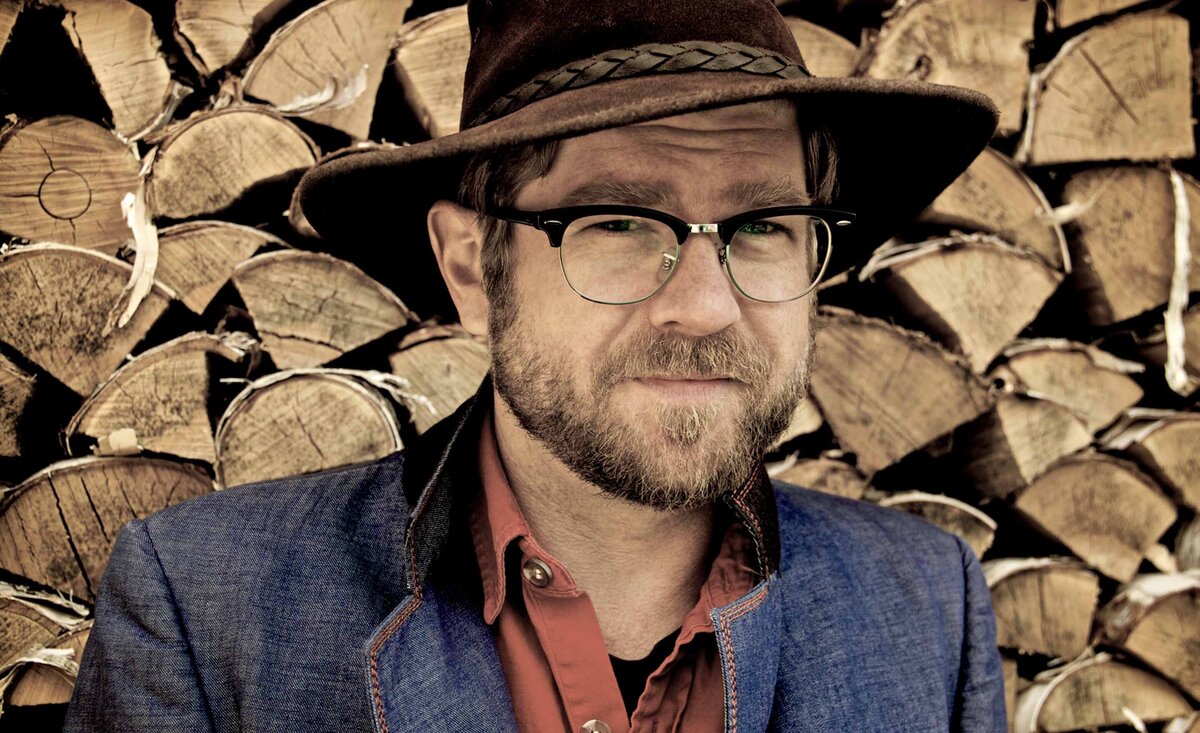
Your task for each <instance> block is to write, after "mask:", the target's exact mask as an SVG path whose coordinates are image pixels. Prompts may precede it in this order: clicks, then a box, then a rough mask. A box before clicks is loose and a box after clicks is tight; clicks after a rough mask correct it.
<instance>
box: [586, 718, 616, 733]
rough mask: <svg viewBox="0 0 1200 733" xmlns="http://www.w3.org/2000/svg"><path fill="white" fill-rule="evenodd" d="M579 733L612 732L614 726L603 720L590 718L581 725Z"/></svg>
mask: <svg viewBox="0 0 1200 733" xmlns="http://www.w3.org/2000/svg"><path fill="white" fill-rule="evenodd" d="M579 733H612V728H609V727H608V723H605V722H604V721H603V720H589V721H588V722H586V723H584V724H583V725H581V726H579Z"/></svg>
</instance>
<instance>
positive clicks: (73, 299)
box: [0, 244, 173, 395]
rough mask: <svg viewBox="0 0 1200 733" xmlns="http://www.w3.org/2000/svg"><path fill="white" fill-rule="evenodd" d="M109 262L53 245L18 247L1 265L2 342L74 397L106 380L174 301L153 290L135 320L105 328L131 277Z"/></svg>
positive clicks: (163, 290) (96, 254)
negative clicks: (66, 388) (57, 381)
mask: <svg viewBox="0 0 1200 733" xmlns="http://www.w3.org/2000/svg"><path fill="white" fill-rule="evenodd" d="M132 269H133V268H131V267H130V266H129V265H127V264H125V263H124V262H121V261H120V260H118V259H115V258H113V257H108V256H107V255H103V254H100V253H99V252H91V251H89V250H83V249H76V248H74V247H66V246H63V245H57V244H39V245H31V246H29V247H22V248H20V249H18V250H15V251H12V252H10V253H9V254H7V255H5V256H4V257H2V258H0V303H4V304H5V308H6V312H5V317H4V318H2V319H0V341H3V342H4V343H6V344H8V345H10V346H12V347H13V348H14V349H16V350H17V351H19V352H21V353H22V354H23V355H24V356H25V357H26V358H27V359H29V360H30V361H32V362H34V363H36V364H37V365H38V366H40V367H42V368H43V369H45V370H46V371H48V372H50V374H52V375H53V376H54V377H55V378H56V379H58V380H59V381H60V382H62V383H63V384H65V385H67V386H68V387H70V388H71V389H72V390H74V391H75V392H77V393H79V394H80V395H87V394H90V393H91V392H92V390H93V389H95V388H96V385H98V384H100V382H102V381H104V380H105V379H106V378H108V376H109V375H110V374H112V373H113V371H114V370H115V369H116V368H117V366H118V365H119V364H120V363H121V361H122V360H123V359H124V358H125V356H126V355H127V354H129V353H130V352H131V351H132V350H133V347H134V346H135V345H136V344H137V343H138V342H139V341H141V340H142V337H143V336H144V335H145V334H146V331H147V330H149V328H150V326H151V325H152V324H153V323H154V322H155V321H156V320H157V319H158V317H159V316H160V315H162V313H163V311H164V310H166V308H167V304H168V303H169V302H170V301H171V299H172V297H173V295H172V293H171V292H170V291H168V290H167V289H166V288H164V287H162V286H161V285H158V284H156V285H155V286H154V288H153V289H152V290H151V292H150V295H149V297H147V298H146V300H145V301H144V302H143V303H142V305H141V307H140V308H139V309H138V311H137V313H136V315H135V316H134V318H133V320H132V321H130V322H129V323H128V324H127V325H126V326H124V327H123V328H110V327H109V326H108V324H109V323H110V322H111V318H112V309H113V305H114V304H115V303H117V302H118V301H119V299H120V297H121V293H122V291H123V290H124V288H125V283H126V282H127V281H128V280H129V274H130V272H131V271H132Z"/></svg>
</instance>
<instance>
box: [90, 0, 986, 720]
mask: <svg viewBox="0 0 1200 733" xmlns="http://www.w3.org/2000/svg"><path fill="white" fill-rule="evenodd" d="M469 17H470V24H471V31H472V40H473V45H472V51H471V59H470V63H469V66H468V70H467V81H466V87H465V93H464V104H463V114H462V120H463V125H462V131H461V132H459V133H457V134H454V135H450V136H447V137H445V138H441V139H438V140H433V141H427V142H422V143H419V144H416V145H410V146H403V147H394V146H389V147H373V148H368V149H362V150H354V151H351V152H348V153H346V154H343V155H340V156H335V157H333V158H331V159H329V160H327V161H325V162H323V163H321V164H320V165H318V166H317V167H316V168H315V169H314V170H313V171H311V172H309V173H308V174H307V176H306V177H305V179H304V181H303V182H302V185H301V192H300V197H301V201H302V205H303V208H304V211H305V214H306V215H307V217H308V218H309V220H310V221H311V222H312V223H313V225H314V226H315V227H316V228H317V229H318V230H319V231H321V232H322V233H323V234H324V235H325V236H327V237H328V238H329V239H331V240H333V241H337V242H345V243H358V244H359V245H362V246H368V245H369V246H371V247H376V248H379V247H388V248H392V249H393V251H394V259H393V264H392V266H393V267H395V268H399V269H403V270H404V271H405V273H406V278H405V281H406V282H408V283H409V286H408V287H407V289H403V290H402V292H401V297H403V298H405V299H406V300H410V301H411V302H413V303H417V302H420V303H431V302H435V300H436V296H437V294H438V292H439V291H440V292H441V293H442V294H443V296H444V295H448V296H449V299H450V300H451V301H452V303H453V307H454V309H455V311H456V312H457V315H458V317H459V319H460V320H461V322H462V324H463V326H464V327H465V328H466V329H467V330H469V331H471V332H472V333H475V334H478V335H480V336H486V338H487V339H488V342H489V344H490V347H491V357H492V370H491V376H490V378H489V379H488V380H485V382H484V384H483V385H482V386H481V388H480V391H479V393H478V394H477V395H476V396H475V397H474V398H473V399H471V400H470V401H468V402H467V404H466V405H464V406H463V407H462V408H461V409H460V410H459V411H458V412H457V413H456V414H454V415H452V416H450V417H448V418H446V419H445V420H444V421H443V422H442V423H441V424H439V425H438V426H437V427H435V428H434V429H432V430H430V431H429V432H428V433H426V434H425V435H424V436H423V437H422V439H421V440H420V441H419V442H418V443H416V444H415V445H412V446H410V447H409V448H408V449H406V450H405V451H404V452H402V453H400V454H397V455H395V456H391V457H389V458H386V459H383V460H381V461H377V462H374V463H371V464H366V465H359V466H354V467H349V468H344V469H339V470H334V471H328V472H325V473H321V474H317V475H312V476H306V477H299V478H290V479H282V480H277V481H271V482H267V483H266V484H260V485H256V486H251V487H243V488H238V489H232V490H227V491H222V492H219V493H217V494H213V495H210V496H206V497H202V498H199V499H196V500H192V501H188V502H185V503H183V504H181V505H178V506H175V507H172V508H170V509H167V510H165V511H163V512H161V513H159V514H156V515H153V516H151V517H150V518H148V519H146V520H135V521H133V522H130V524H129V525H127V526H126V527H125V529H124V530H123V531H122V532H121V534H120V537H119V539H118V540H117V543H116V547H115V549H114V551H113V554H112V559H111V561H110V564H109V566H108V569H107V571H106V572H105V574H104V578H103V582H102V584H101V589H100V594H99V599H98V601H97V608H96V625H95V628H94V630H93V632H92V636H91V641H90V643H89V645H88V647H87V651H86V653H85V655H84V659H83V664H82V669H81V671H80V675H79V681H78V684H77V687H76V693H75V698H74V700H73V702H72V705H71V708H70V711H69V718H68V729H69V730H80V731H82V730H90V731H96V730H114V731H115V730H120V731H133V730H164V729H172V730H192V731H202V730H211V731H216V730H222V731H225V730H237V729H241V730H255V731H263V730H287V731H302V730H314V731H315V730H368V729H374V730H376V731H390V732H393V733H398V732H399V731H467V730H489V731H490V730H497V731H504V730H514V729H520V730H525V731H584V732H588V731H592V732H595V731H601V732H609V731H687V732H689V733H691V732H694V731H722V730H723V731H743V732H745V733H749V732H750V731H763V730H772V731H776V730H778V731H822V732H824V731H834V730H836V731H889V732H892V731H934V730H942V731H945V730H954V731H1002V730H1004V729H1005V723H1004V705H1003V687H1002V682H1001V673H1000V664H999V657H998V655H997V652H996V649H995V646H994V644H995V627H994V619H993V618H992V614H991V608H990V604H989V598H988V592H987V588H986V585H985V584H984V581H983V578H982V575H981V572H980V569H979V565H978V562H977V561H976V559H975V557H974V555H973V554H972V552H971V550H970V549H969V548H968V547H967V546H966V545H965V543H963V542H962V541H961V540H959V539H957V538H956V537H954V536H952V535H950V534H947V533H945V532H942V531H941V530H938V529H935V528H933V527H932V526H931V525H927V524H925V523H923V522H921V521H920V520H918V519H915V518H912V517H909V516H908V515H905V514H902V513H899V512H895V511H893V510H889V509H881V508H877V507H873V506H870V505H866V504H863V503H859V502H853V501H849V500H843V499H839V498H835V497H830V496H825V495H822V494H818V493H815V492H812V491H808V490H805V489H801V488H797V487H791V486H785V485H781V484H774V485H773V484H772V483H771V481H770V480H768V479H767V477H766V474H765V472H764V471H763V469H762V465H761V459H762V456H763V454H764V452H765V451H766V450H767V449H768V447H769V446H770V445H771V444H772V442H773V441H774V440H775V439H776V438H777V437H778V435H779V434H780V433H781V431H782V430H783V429H784V428H785V427H786V425H787V423H788V421H789V418H790V416H791V415H792V413H793V411H794V410H795V408H796V406H797V404H798V402H799V401H800V400H801V399H804V395H805V391H806V387H807V384H808V373H809V366H810V364H811V361H812V354H813V343H814V339H813V328H814V323H813V313H814V306H815V288H816V286H817V284H818V282H819V281H820V279H821V277H822V275H823V274H824V273H825V272H826V270H827V268H828V267H829V263H830V260H831V258H832V257H833V252H834V251H835V250H836V251H841V250H845V251H847V252H850V253H853V252H854V251H855V250H856V249H857V250H859V251H866V249H867V248H868V247H869V245H870V244H872V243H875V242H878V241H880V240H881V239H882V238H883V237H884V236H886V235H887V233H888V231H889V228H890V227H895V226H897V225H898V224H899V223H902V222H903V221H904V220H905V219H906V218H908V217H911V216H913V215H914V214H915V213H916V212H918V211H919V210H920V209H921V208H922V207H923V206H925V205H926V204H928V202H929V201H930V200H932V198H933V197H934V196H936V194H937V193H938V191H940V190H941V189H942V188H943V187H944V186H945V185H947V184H948V182H949V181H951V180H953V178H954V177H955V176H956V175H957V174H958V173H960V172H961V171H962V170H963V169H964V168H965V167H966V165H967V164H968V163H969V162H970V161H971V160H972V158H973V157H974V156H975V155H976V154H978V153H979V151H980V150H981V149H982V147H983V146H984V145H985V144H986V142H987V140H988V139H989V137H990V135H991V133H992V131H993V130H994V126H995V122H996V112H995V109H994V107H993V106H992V105H991V104H990V102H989V101H988V100H987V99H986V98H984V97H982V96H981V95H978V94H975V93H973V92H968V91H966V90H961V89H955V88H951V87H940V86H935V85H930V84H924V83H918V82H882V81H873V80H863V79H818V78H814V77H812V76H811V75H810V74H809V73H808V72H807V70H806V69H805V66H804V62H803V60H802V56H801V54H800V52H799V50H798V49H797V48H796V46H795V41H794V40H793V38H792V36H791V34H790V33H789V31H788V28H787V26H786V24H785V23H784V21H783V19H782V18H781V17H780V16H779V14H778V11H777V10H776V9H775V7H774V5H773V4H772V3H770V2H767V0H677V1H673V2H662V3H643V2H633V1H632V0H562V1H561V2H557V3H550V2H546V1H545V0H522V1H512V2H504V1H502V0H490V1H489V0H472V2H471V3H470V5H469ZM411 221H421V222H423V223H424V224H425V225H426V228H427V233H428V244H429V245H431V246H430V247H428V249H427V250H426V249H425V243H422V246H421V247H420V248H418V247H417V245H416V244H414V243H413V242H412V241H401V240H400V238H399V237H398V236H397V235H396V232H398V231H403V227H404V226H405V224H406V223H407V222H411ZM347 246H349V245H347ZM423 250H424V251H426V252H427V253H431V254H432V256H428V254H427V255H426V256H424V257H423V256H422V251H423ZM439 275H440V276H439ZM443 286H444V289H443ZM331 427H333V428H334V429H336V426H331Z"/></svg>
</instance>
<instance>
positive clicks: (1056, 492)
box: [1014, 453, 1176, 582]
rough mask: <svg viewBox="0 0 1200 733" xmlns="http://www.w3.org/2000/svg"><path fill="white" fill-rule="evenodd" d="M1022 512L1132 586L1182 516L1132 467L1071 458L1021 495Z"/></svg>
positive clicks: (1086, 456)
mask: <svg viewBox="0 0 1200 733" xmlns="http://www.w3.org/2000/svg"><path fill="white" fill-rule="evenodd" d="M1014 505H1015V506H1016V508H1017V509H1018V510H1019V511H1020V512H1021V513H1022V514H1023V515H1025V516H1026V517H1027V518H1029V519H1030V520H1031V521H1032V522H1033V523H1034V524H1035V525H1037V526H1038V527H1039V528H1040V529H1041V530H1042V531H1044V532H1045V533H1046V534H1047V535H1048V536H1050V537H1052V538H1053V539H1054V540H1056V541H1058V542H1060V543H1062V544H1063V545H1065V546H1066V547H1068V548H1070V550H1071V552H1073V553H1075V554H1076V555H1077V556H1078V557H1080V558H1081V559H1082V560H1084V562H1086V563H1088V564H1089V565H1091V566H1092V567H1094V568H1096V569H1097V570H1099V571H1100V572H1101V573H1103V574H1104V575H1106V576H1108V577H1110V578H1115V579H1117V580H1120V581H1123V582H1128V581H1129V580H1131V579H1133V576H1134V575H1135V574H1136V573H1137V569H1138V565H1139V564H1140V563H1141V561H1142V559H1143V558H1144V557H1145V556H1146V554H1147V553H1148V552H1150V551H1151V549H1152V548H1153V547H1154V546H1155V544H1156V543H1157V541H1158V539H1159V538H1160V537H1162V535H1163V533H1164V532H1166V531H1167V528H1168V527H1170V526H1171V525H1172V524H1173V523H1174V522H1175V518H1176V511H1175V507H1174V505H1173V504H1172V503H1171V501H1170V500H1169V499H1167V497H1165V496H1163V494H1162V492H1161V491H1160V490H1159V488H1158V487H1157V486H1156V485H1155V484H1154V481H1153V479H1151V478H1150V477H1149V476H1147V475H1145V474H1144V473H1142V472H1141V471H1139V470H1138V469H1137V467H1136V466H1134V465H1133V464H1132V463H1129V462H1126V461H1121V460H1118V459H1116V458H1113V457H1112V456H1107V455H1103V454H1098V453H1082V454H1078V455H1075V456H1069V457H1067V458H1064V459H1063V460H1061V461H1059V462H1058V463H1056V464H1054V465H1053V466H1051V467H1050V468H1049V469H1048V470H1046V471H1045V472H1044V473H1042V474H1041V475H1040V476H1038V477H1037V478H1036V479H1034V480H1033V481H1032V482H1031V483H1030V484H1029V486H1028V487H1027V488H1025V489H1024V490H1023V491H1021V492H1020V494H1018V495H1017V499H1016V502H1015V504H1014Z"/></svg>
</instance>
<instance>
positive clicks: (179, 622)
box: [133, 519, 217, 730]
mask: <svg viewBox="0 0 1200 733" xmlns="http://www.w3.org/2000/svg"><path fill="white" fill-rule="evenodd" d="M133 521H134V522H137V523H139V524H140V525H141V529H142V533H143V534H144V535H146V542H147V543H148V544H149V545H150V549H151V550H152V551H153V553H154V563H155V564H156V565H158V572H159V574H161V575H162V579H163V585H165V586H166V587H167V592H168V593H170V594H171V610H172V612H173V613H174V615H175V625H176V626H178V627H179V636H180V638H181V639H183V643H184V644H186V645H187V650H188V660H189V661H190V662H191V663H192V673H193V674H194V675H195V676H196V684H197V685H198V686H200V685H202V682H201V680H200V668H199V667H197V666H196V653H195V651H193V650H192V642H191V640H190V639H188V636H187V631H186V630H185V629H184V626H183V617H182V616H181V615H180V613H179V600H178V598H176V596H175V589H174V588H172V587H171V579H170V578H168V577H167V569H166V568H164V567H163V564H162V559H161V558H160V557H159V556H158V547H156V546H155V545H154V538H153V537H151V536H150V525H149V524H148V523H147V522H146V521H145V520H143V519H134V520H133ZM200 699H201V700H203V701H204V713H205V715H207V716H208V725H209V728H210V729H211V730H216V729H217V723H216V721H215V720H213V714H212V709H211V708H210V707H209V705H208V696H207V695H205V694H204V690H203V688H202V687H201V689H200Z"/></svg>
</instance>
